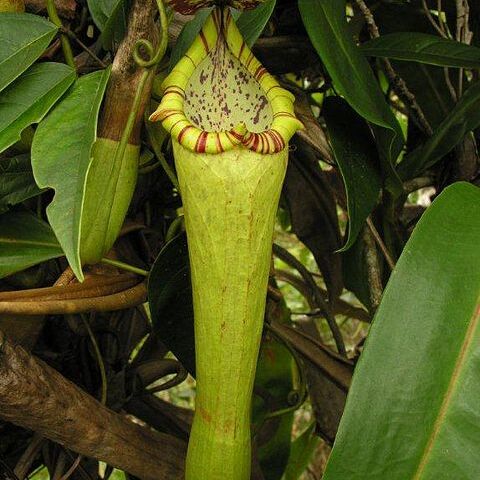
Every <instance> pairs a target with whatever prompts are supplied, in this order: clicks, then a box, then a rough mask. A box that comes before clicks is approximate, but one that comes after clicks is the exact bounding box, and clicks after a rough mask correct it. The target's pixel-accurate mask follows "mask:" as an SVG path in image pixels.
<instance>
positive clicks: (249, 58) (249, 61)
mask: <svg viewBox="0 0 480 480" xmlns="http://www.w3.org/2000/svg"><path fill="white" fill-rule="evenodd" d="M252 60H253V53H252V52H250V55H249V56H248V60H247V63H246V64H245V68H246V69H247V70H248V66H249V65H250V63H252Z"/></svg>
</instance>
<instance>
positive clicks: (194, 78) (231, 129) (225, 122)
mask: <svg viewBox="0 0 480 480" xmlns="http://www.w3.org/2000/svg"><path fill="white" fill-rule="evenodd" d="M163 88H164V95H163V98H162V101H161V103H160V105H159V106H158V109H157V110H156V111H155V112H154V113H153V114H152V115H151V116H150V120H152V121H161V122H162V124H163V126H164V128H165V129H166V130H167V131H168V132H169V133H170V135H171V136H172V138H174V139H175V140H176V141H177V142H178V143H180V144H181V145H182V146H183V147H185V148H187V149H188V150H190V151H192V152H195V153H211V154H216V153H222V152H225V151H228V150H232V149H235V148H246V149H249V150H252V151H254V152H257V153H262V154H273V153H278V152H280V151H282V150H283V149H284V148H285V147H286V146H287V144H288V141H289V140H290V138H291V137H292V136H293V134H294V133H295V132H296V131H297V130H298V129H300V128H303V125H302V123H301V122H300V121H299V120H298V119H297V118H296V117H295V115H294V109H293V102H294V100H295V97H294V96H293V95H292V94H291V93H290V92H288V91H287V90H285V89H284V88H282V87H281V86H280V85H279V84H278V82H277V81H276V80H275V79H274V78H273V77H272V76H271V75H270V74H269V73H268V72H267V71H266V69H265V68H264V67H263V66H262V65H261V64H260V62H259V61H258V60H257V59H256V58H255V56H254V55H253V53H252V52H251V50H250V48H249V47H248V45H247V44H246V42H245V40H244V39H243V38H242V36H241V34H240V32H239V31H238V28H237V26H236V25H235V22H234V21H233V18H232V15H231V13H230V9H228V8H223V9H220V8H215V9H214V10H213V12H212V13H211V14H210V16H209V17H208V18H207V20H206V22H205V25H204V26H203V28H202V30H201V31H200V33H199V35H198V36H197V38H196V39H195V40H194V42H193V44H192V46H191V47H190V48H189V50H188V51H187V53H186V54H185V55H184V56H183V58H182V59H181V60H180V61H179V62H178V63H177V65H176V66H175V68H174V69H173V70H172V72H171V73H170V74H169V75H168V77H167V78H166V79H165V81H164V82H163ZM242 88H243V90H242ZM247 90H248V93H246V92H247Z"/></svg>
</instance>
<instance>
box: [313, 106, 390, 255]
mask: <svg viewBox="0 0 480 480" xmlns="http://www.w3.org/2000/svg"><path fill="white" fill-rule="evenodd" d="M322 113H323V116H324V118H325V122H326V124H327V129H328V133H329V136H330V142H331V144H332V149H333V153H334V155H335V160H336V161H337V164H338V166H339V168H340V173H341V174H342V178H343V182H344V184H345V191H346V193H347V207H348V237H347V241H346V243H345V245H344V247H343V248H342V249H341V250H339V251H340V252H342V251H345V250H348V249H349V248H350V247H351V246H352V245H353V243H354V242H355V240H356V238H357V236H358V234H359V232H360V230H361V229H362V227H363V225H364V223H365V220H366V219H367V217H368V215H370V212H371V211H372V210H373V208H374V207H375V204H376V202H377V200H378V197H379V195H380V191H381V188H382V179H381V174H380V167H379V161H378V153H377V149H376V148H375V141H374V139H373V136H372V134H371V132H370V129H369V128H368V125H367V123H366V122H365V121H364V120H363V119H362V117H360V116H359V115H357V114H356V113H355V112H354V111H353V110H352V109H351V108H350V107H349V105H348V104H347V103H346V102H345V101H344V100H343V99H341V98H340V97H327V98H326V99H325V100H324V102H323V109H322Z"/></svg>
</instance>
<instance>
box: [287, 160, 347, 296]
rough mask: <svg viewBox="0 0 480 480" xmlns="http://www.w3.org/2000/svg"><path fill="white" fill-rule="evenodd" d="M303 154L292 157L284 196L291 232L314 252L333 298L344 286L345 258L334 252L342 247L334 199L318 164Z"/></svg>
mask: <svg viewBox="0 0 480 480" xmlns="http://www.w3.org/2000/svg"><path fill="white" fill-rule="evenodd" d="M301 153H302V152H298V154H297V155H298V158H297V155H296V156H293V155H292V156H291V158H290V162H289V165H288V169H287V175H286V178H285V183H284V188H283V197H284V200H285V202H286V206H287V208H288V211H289V214H290V220H291V223H292V230H293V232H294V233H295V234H296V235H297V237H298V238H299V239H300V240H301V241H302V242H303V243H304V244H305V245H306V246H307V248H308V249H309V250H310V251H311V252H312V253H313V256H314V257H315V260H316V262H317V264H318V267H319V269H320V271H321V272H322V275H323V278H324V280H325V284H326V286H327V289H328V291H329V295H330V298H332V299H333V298H336V297H337V296H338V295H340V293H341V291H342V287H343V279H342V258H341V256H340V255H339V254H337V253H335V252H336V250H338V249H339V248H340V247H341V238H340V231H339V226H338V217H337V213H336V206H335V200H334V198H333V196H332V193H331V190H330V189H329V188H328V186H327V185H328V184H327V179H326V177H325V174H324V172H322V170H321V169H320V168H319V166H318V163H317V162H316V161H315V160H314V159H311V158H305V159H304V160H301V159H300V157H299V155H300V154H301Z"/></svg>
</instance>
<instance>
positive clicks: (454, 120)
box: [398, 82, 480, 179]
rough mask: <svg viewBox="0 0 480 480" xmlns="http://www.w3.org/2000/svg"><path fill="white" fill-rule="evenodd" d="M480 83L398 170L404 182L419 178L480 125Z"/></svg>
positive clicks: (404, 160) (475, 85)
mask: <svg viewBox="0 0 480 480" xmlns="http://www.w3.org/2000/svg"><path fill="white" fill-rule="evenodd" d="M479 101H480V82H477V83H475V84H474V85H472V86H471V87H470V88H469V89H468V90H467V91H466V92H465V93H464V95H463V96H462V97H461V98H460V100H459V101H458V102H457V104H456V105H455V106H454V107H453V109H452V110H451V112H450V114H449V115H447V117H446V118H445V119H444V120H443V122H442V123H441V124H440V125H439V126H438V127H437V128H436V130H435V132H434V134H433V135H432V136H431V137H430V138H429V139H428V140H427V141H426V142H425V143H423V144H422V145H420V146H419V147H417V148H416V149H415V150H413V151H412V152H410V153H409V154H408V155H406V156H405V158H404V159H403V161H402V162H401V163H400V165H399V166H398V173H399V175H400V176H401V178H403V179H409V178H413V177H414V176H416V175H417V174H418V173H420V172H421V171H423V170H425V169H427V168H429V167H431V166H432V165H434V164H435V163H437V162H438V161H439V160H441V159H442V158H443V157H444V156H445V155H447V153H449V152H450V151H451V150H452V149H453V148H454V147H455V146H456V145H457V144H458V143H459V142H460V141H461V140H462V139H463V138H464V137H465V135H466V134H467V133H468V132H470V131H471V130H474V129H475V128H477V127H478V126H479V125H480V109H479V108H478V102H479Z"/></svg>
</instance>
